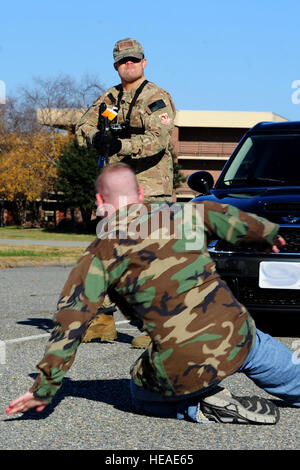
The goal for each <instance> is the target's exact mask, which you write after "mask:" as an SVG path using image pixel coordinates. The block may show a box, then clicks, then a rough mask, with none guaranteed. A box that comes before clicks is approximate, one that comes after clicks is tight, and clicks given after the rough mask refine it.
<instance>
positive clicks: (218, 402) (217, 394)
mask: <svg viewBox="0 0 300 470" xmlns="http://www.w3.org/2000/svg"><path fill="white" fill-rule="evenodd" d="M200 411H201V418H202V417H203V415H204V416H205V417H206V418H208V420H209V421H214V422H216V423H235V424H276V423H277V422H278V420H279V410H278V408H277V406H276V405H274V403H272V402H271V401H270V400H267V399H266V398H260V397H257V396H250V397H236V396H235V395H232V394H231V393H230V392H229V390H226V389H224V388H222V387H217V388H216V389H215V391H213V392H212V393H211V394H210V395H207V396H206V397H205V398H201V399H200Z"/></svg>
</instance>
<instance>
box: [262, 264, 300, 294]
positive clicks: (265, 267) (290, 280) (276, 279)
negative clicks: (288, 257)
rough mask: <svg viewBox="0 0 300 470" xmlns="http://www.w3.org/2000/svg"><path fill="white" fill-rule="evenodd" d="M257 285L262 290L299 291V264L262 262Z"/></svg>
mask: <svg viewBox="0 0 300 470" xmlns="http://www.w3.org/2000/svg"><path fill="white" fill-rule="evenodd" d="M258 285H259V287H261V288H263V289H300V263H289V262H285V261H283V262H279V261H262V262H261V263H260V265H259V284H258Z"/></svg>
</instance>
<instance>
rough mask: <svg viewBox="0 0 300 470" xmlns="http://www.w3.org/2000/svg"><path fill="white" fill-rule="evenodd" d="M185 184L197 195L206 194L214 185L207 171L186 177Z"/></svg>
mask: <svg viewBox="0 0 300 470" xmlns="http://www.w3.org/2000/svg"><path fill="white" fill-rule="evenodd" d="M187 184H188V186H189V187H190V188H191V189H192V190H193V191H196V192H197V193H202V194H208V193H209V192H210V190H211V189H212V187H213V185H214V179H213V176H212V175H211V174H210V173H208V171H196V173H192V174H191V175H190V176H189V177H188V180H187Z"/></svg>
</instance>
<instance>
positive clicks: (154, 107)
mask: <svg viewBox="0 0 300 470" xmlns="http://www.w3.org/2000/svg"><path fill="white" fill-rule="evenodd" d="M165 107H166V103H165V102H164V100H157V101H154V103H151V104H149V109H150V111H151V112H152V113H154V112H155V111H158V110H159V109H162V108H165Z"/></svg>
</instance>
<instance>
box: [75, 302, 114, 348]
mask: <svg viewBox="0 0 300 470" xmlns="http://www.w3.org/2000/svg"><path fill="white" fill-rule="evenodd" d="M114 310H115V309H114V308H113V309H106V308H103V309H100V310H99V312H98V313H97V316H96V317H95V318H94V320H93V321H92V323H91V324H90V326H89V327H88V329H87V331H86V333H85V336H84V337H83V340H82V342H83V343H89V342H90V341H92V340H93V339H99V340H100V341H114V340H115V339H117V336H118V334H117V330H116V325H115V320H114V317H113V312H114Z"/></svg>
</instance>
